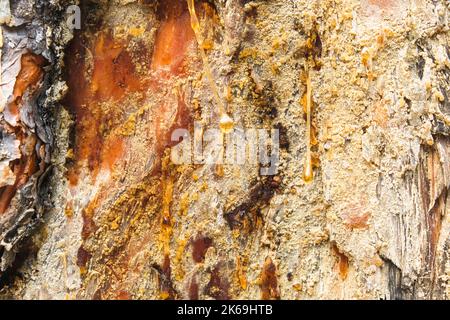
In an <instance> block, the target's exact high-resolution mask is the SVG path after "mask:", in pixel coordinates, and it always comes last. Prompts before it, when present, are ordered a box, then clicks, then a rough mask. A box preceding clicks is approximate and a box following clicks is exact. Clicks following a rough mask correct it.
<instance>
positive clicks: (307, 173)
mask: <svg viewBox="0 0 450 320" xmlns="http://www.w3.org/2000/svg"><path fill="white" fill-rule="evenodd" d="M307 73H308V74H307V78H306V156H305V164H304V166H303V180H304V181H305V182H311V181H312V180H313V178H314V172H313V164H312V156H311V94H312V88H311V71H309V70H308V71H307Z"/></svg>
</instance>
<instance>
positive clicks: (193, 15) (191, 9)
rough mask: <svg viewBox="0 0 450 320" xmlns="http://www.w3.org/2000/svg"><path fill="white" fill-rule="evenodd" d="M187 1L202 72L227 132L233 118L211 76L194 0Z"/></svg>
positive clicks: (220, 121)
mask: <svg viewBox="0 0 450 320" xmlns="http://www.w3.org/2000/svg"><path fill="white" fill-rule="evenodd" d="M187 3H188V8H189V14H190V15H191V26H192V30H194V33H195V38H196V39H197V44H198V49H199V51H200V55H201V57H202V60H203V70H204V73H205V74H206V77H207V78H208V81H209V85H210V86H211V90H212V92H213V96H214V100H215V102H216V105H217V107H218V109H219V116H220V120H219V127H220V130H221V131H222V132H223V133H229V132H231V131H232V130H233V128H234V122H233V119H231V118H230V116H229V115H228V114H227V113H226V112H225V106H224V104H223V102H222V100H221V99H220V96H219V90H218V89H217V85H216V82H215V81H214V78H213V76H212V72H211V67H210V65H209V62H208V58H207V57H206V53H205V50H204V49H203V46H202V43H203V41H202V37H201V34H200V31H201V30H200V23H199V21H198V18H197V14H196V12H195V4H194V0H187Z"/></svg>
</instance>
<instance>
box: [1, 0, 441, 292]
mask: <svg viewBox="0 0 450 320" xmlns="http://www.w3.org/2000/svg"><path fill="white" fill-rule="evenodd" d="M72 4H78V3H76V2H75V1H70V0H52V1H44V0H16V1H10V2H8V1H5V0H2V1H1V2H0V22H1V23H2V24H3V26H2V30H1V32H2V36H1V37H0V39H2V49H1V70H2V74H1V83H2V86H1V93H2V96H1V108H0V111H1V112H2V116H1V119H0V128H1V136H0V137H1V145H0V187H1V189H0V197H1V198H0V297H1V298H15V299H22V298H25V299H64V298H67V299H171V298H173V299H180V298H186V299H188V298H189V299H238V298H239V299H259V298H263V299H278V298H281V299H325V298H331V299H344V298H351V299H362V298H368V299H430V298H432V299H436V298H444V299H446V298H449V296H450V283H449V281H450V278H449V277H450V261H449V254H450V237H449V230H450V220H449V217H450V215H449V210H450V209H449V208H450V197H449V188H450V100H449V99H450V45H449V39H450V29H449V17H450V3H449V2H448V1H447V0H397V1H394V0H360V1H359V0H325V1H306V0H298V1H286V0H279V1H278V0H271V1H262V0H261V1H256V0H255V1H245V0H215V1H200V0H199V1H196V9H197V13H198V16H199V18H200V25H201V31H202V37H203V39H204V41H203V43H202V44H201V46H202V47H203V49H204V50H205V52H206V55H207V59H208V61H209V63H210V64H211V66H212V74H213V77H214V78H215V81H216V84H217V86H218V88H219V95H220V97H221V99H223V101H224V102H225V104H226V107H227V109H228V113H229V114H230V116H232V118H233V119H234V121H235V126H236V128H266V129H271V128H278V129H279V130H280V166H279V171H278V173H277V175H276V176H261V175H260V167H258V166H255V165H254V164H244V165H239V166H237V165H227V164H225V165H223V166H217V165H175V164H174V163H172V162H171V161H170V156H169V155H170V148H171V147H173V146H174V144H173V143H172V142H171V141H170V140H171V139H170V135H171V133H172V131H173V130H174V129H176V128H188V129H189V130H191V131H192V132H193V130H194V123H195V122H198V123H201V124H202V125H204V126H205V127H208V126H211V127H217V125H218V122H219V113H218V109H217V105H216V104H215V101H214V100H213V99H212V96H213V94H212V92H211V87H210V86H209V85H208V81H207V79H206V77H205V74H204V73H205V70H204V62H203V61H202V59H201V56H200V54H199V45H198V43H197V41H196V37H195V34H194V32H193V30H192V28H191V25H190V16H189V11H188V7H187V5H186V3H185V1H178V0H159V1H157V0H154V1H151V0H141V1H133V0H110V1H108V0H97V1H81V3H79V6H80V7H81V17H82V28H81V30H76V31H75V32H72V31H71V30H70V28H69V26H68V24H67V18H68V12H67V11H66V10H67V8H68V6H70V5H72ZM308 76H309V80H310V81H311V88H312V100H313V110H312V130H311V131H312V139H311V144H312V152H313V163H314V179H313V181H312V182H311V183H305V181H304V179H303V174H302V172H303V166H304V158H305V153H306V150H307V145H306V142H307V140H306V132H307V128H306V121H305V116H304V104H305V94H306V92H307V90H306V89H307V88H306V86H307V78H308Z"/></svg>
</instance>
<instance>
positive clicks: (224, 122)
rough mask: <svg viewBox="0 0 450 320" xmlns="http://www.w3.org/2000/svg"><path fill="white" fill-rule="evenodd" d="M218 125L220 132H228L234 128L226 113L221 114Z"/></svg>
mask: <svg viewBox="0 0 450 320" xmlns="http://www.w3.org/2000/svg"><path fill="white" fill-rule="evenodd" d="M219 127H220V130H221V131H222V133H230V132H231V131H233V128H234V122H233V119H231V118H230V117H229V116H228V115H227V114H223V115H222V116H221V117H220V123H219Z"/></svg>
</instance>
